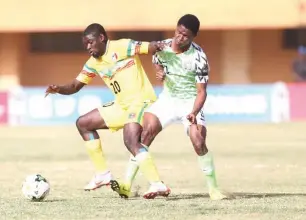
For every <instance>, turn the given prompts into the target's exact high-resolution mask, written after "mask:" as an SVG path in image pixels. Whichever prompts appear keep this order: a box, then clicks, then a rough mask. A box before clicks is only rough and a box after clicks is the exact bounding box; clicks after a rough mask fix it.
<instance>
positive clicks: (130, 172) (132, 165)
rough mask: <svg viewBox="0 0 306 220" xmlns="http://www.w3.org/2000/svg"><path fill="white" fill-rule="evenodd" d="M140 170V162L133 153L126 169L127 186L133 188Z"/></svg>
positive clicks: (125, 182) (125, 181)
mask: <svg viewBox="0 0 306 220" xmlns="http://www.w3.org/2000/svg"><path fill="white" fill-rule="evenodd" d="M138 170H139V166H138V163H137V161H136V159H135V157H134V156H133V155H131V156H130V159H129V162H128V165H127V170H126V174H125V180H124V184H125V186H126V187H129V188H131V186H132V184H133V181H134V179H135V176H136V174H137V172H138Z"/></svg>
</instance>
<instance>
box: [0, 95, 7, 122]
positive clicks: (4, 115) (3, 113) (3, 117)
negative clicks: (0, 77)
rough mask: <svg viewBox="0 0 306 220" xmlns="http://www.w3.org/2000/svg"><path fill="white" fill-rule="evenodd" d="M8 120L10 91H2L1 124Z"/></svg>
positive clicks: (0, 103)
mask: <svg viewBox="0 0 306 220" xmlns="http://www.w3.org/2000/svg"><path fill="white" fill-rule="evenodd" d="M7 122H8V93H7V92H0V124H7Z"/></svg>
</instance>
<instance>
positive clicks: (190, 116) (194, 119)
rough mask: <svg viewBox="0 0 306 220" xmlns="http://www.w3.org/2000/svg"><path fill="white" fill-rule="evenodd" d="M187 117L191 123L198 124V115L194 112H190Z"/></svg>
mask: <svg viewBox="0 0 306 220" xmlns="http://www.w3.org/2000/svg"><path fill="white" fill-rule="evenodd" d="M186 118H187V119H188V121H189V122H190V123H191V124H197V116H196V115H195V114H194V113H190V114H189V115H187V117H186Z"/></svg>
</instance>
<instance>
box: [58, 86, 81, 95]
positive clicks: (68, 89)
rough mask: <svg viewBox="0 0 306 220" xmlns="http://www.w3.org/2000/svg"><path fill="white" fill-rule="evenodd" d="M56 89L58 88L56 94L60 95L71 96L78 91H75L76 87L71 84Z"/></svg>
mask: <svg viewBox="0 0 306 220" xmlns="http://www.w3.org/2000/svg"><path fill="white" fill-rule="evenodd" d="M58 88H59V91H58V93H59V94H61V95H71V94H74V93H76V92H78V91H79V90H77V88H76V86H75V85H73V84H66V85H62V86H58Z"/></svg>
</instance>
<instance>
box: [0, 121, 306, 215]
mask: <svg viewBox="0 0 306 220" xmlns="http://www.w3.org/2000/svg"><path fill="white" fill-rule="evenodd" d="M305 127H306V124H305V123H284V124H276V125H273V124H257V125H241V124H237V125H210V126H208V132H209V133H208V146H209V148H210V149H211V150H212V151H213V153H214V156H215V165H216V169H217V177H218V182H219V185H220V186H221V187H222V189H224V190H226V191H228V192H231V193H233V194H234V195H236V199H234V200H228V201H210V200H209V198H208V195H207V188H206V184H205V178H204V176H203V174H202V173H201V171H200V169H199V168H198V165H197V158H196V156H195V153H194V152H193V149H192V147H191V144H190V143H189V141H188V138H187V137H186V136H185V135H184V129H183V128H182V127H181V126H179V125H175V126H171V127H169V128H167V129H166V130H165V131H163V132H162V133H161V134H160V136H158V137H157V138H156V140H155V142H154V144H153V145H152V148H151V151H152V154H153V156H154V158H155V161H156V164H157V166H158V169H159V171H160V174H161V176H162V179H163V181H164V182H165V183H167V185H168V186H169V187H170V188H171V189H172V194H171V195H170V196H169V197H168V198H167V199H164V198H157V199H155V200H149V201H148V200H145V199H143V198H142V197H141V195H142V193H143V192H144V191H146V190H147V188H148V184H147V182H146V181H145V179H144V177H143V176H142V175H141V174H140V175H139V176H137V178H136V181H135V186H134V190H137V191H138V193H139V194H140V196H137V197H133V198H131V199H129V200H122V199H120V198H118V196H117V195H116V194H115V193H113V192H112V191H111V190H110V189H109V188H101V189H99V190H96V191H94V192H84V191H83V190H82V188H83V186H84V185H85V184H86V183H87V182H88V181H89V180H90V179H91V177H92V175H93V174H94V170H93V167H92V164H91V162H90V161H89V159H88V157H87V154H86V151H85V149H84V146H83V142H82V140H81V138H80V137H79V136H78V133H77V131H76V129H75V128H74V127H67V126H66V127H16V128H10V127H1V128H0V168H1V174H0V219H39V220H40V219H86V220H87V219H156V220H165V219H167V220H168V219H169V220H170V219H210V220H219V219H220V220H247V219H251V220H255V219H260V220H266V219H267V220H274V219H275V220H281V219H288V220H289V219H290V220H292V219H305V218H306V217H305V216H304V214H305V212H306V208H305V204H306V187H305V186H306V184H305V183H306V175H305V173H306V160H305V157H306V156H305V155H306V134H305ZM100 134H101V137H102V143H103V149H104V151H105V154H106V156H107V161H108V164H109V167H110V169H111V170H112V172H113V174H114V176H115V177H116V178H119V179H120V178H122V177H123V175H124V171H125V165H126V163H127V160H128V157H129V154H128V152H127V150H126V149H125V147H124V146H123V142H122V132H117V133H110V132H108V131H102V132H101V133H100ZM32 173H41V174H42V175H43V176H45V177H46V178H47V179H48V180H49V181H50V183H51V192H50V195H49V196H48V197H47V200H46V201H44V202H29V201H27V200H26V199H24V198H23V196H22V194H21V184H22V181H23V180H24V178H25V177H26V176H27V175H29V174H32Z"/></svg>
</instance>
